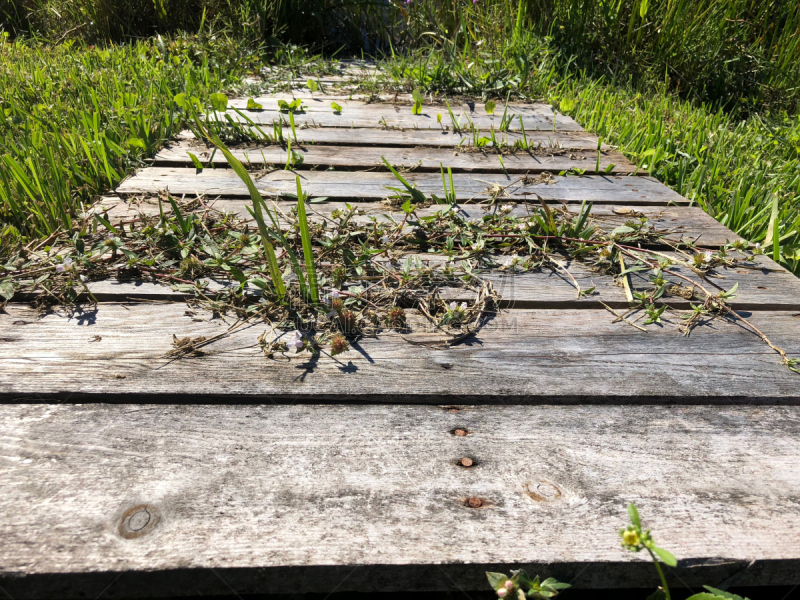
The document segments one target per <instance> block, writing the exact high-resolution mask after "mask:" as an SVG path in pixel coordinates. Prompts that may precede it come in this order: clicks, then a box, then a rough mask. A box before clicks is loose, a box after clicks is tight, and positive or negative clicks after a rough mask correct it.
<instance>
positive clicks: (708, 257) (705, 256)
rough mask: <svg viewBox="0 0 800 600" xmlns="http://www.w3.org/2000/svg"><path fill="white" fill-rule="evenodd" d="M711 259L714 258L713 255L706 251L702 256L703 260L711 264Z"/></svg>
mask: <svg viewBox="0 0 800 600" xmlns="http://www.w3.org/2000/svg"><path fill="white" fill-rule="evenodd" d="M712 258H714V255H713V254H712V253H711V252H710V251H708V250H706V252H705V254H704V255H703V260H704V261H706V262H711V259H712Z"/></svg>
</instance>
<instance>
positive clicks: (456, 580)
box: [0, 404, 800, 598]
mask: <svg viewBox="0 0 800 600" xmlns="http://www.w3.org/2000/svg"><path fill="white" fill-rule="evenodd" d="M457 428H461V429H464V430H466V431H468V432H469V434H468V435H466V436H456V435H453V434H452V433H451V432H452V431H454V430H455V429H457ZM798 436H800V414H799V413H798V408H797V407H708V406H692V407H676V406H671V407H653V406H650V407H630V406H628V407H623V406H603V407H598V406H590V407H586V406H574V407H563V406H561V407H556V406H481V407H471V408H465V407H462V408H454V407H435V406H431V407H425V406H354V405H349V406H342V405H333V406H298V405H295V406H235V405H234V406H197V405H189V406H174V405H160V406H158V405H156V406H153V405H151V406H139V405H121V406H114V405H102V404H100V405H85V406H73V405H66V406H65V405H16V406H3V407H2V408H0V444H2V449H3V452H2V456H1V457H0V473H2V480H3V494H2V495H0V510H2V514H4V515H9V518H6V519H3V520H2V521H0V531H1V532H2V535H3V544H2V548H1V549H0V568H1V569H2V571H3V572H4V573H5V574H7V577H6V578H4V579H3V580H2V585H3V588H4V590H6V592H7V593H8V594H10V595H11V596H13V597H14V598H29V597H36V594H37V593H38V594H41V595H42V596H44V595H45V594H47V593H48V592H49V593H50V596H49V597H95V596H96V595H97V594H98V593H99V592H101V591H103V592H105V590H106V589H107V590H108V592H109V593H108V594H107V595H109V596H111V597H115V596H116V595H117V594H118V593H119V592H120V590H124V591H125V592H126V595H128V596H129V595H130V594H136V595H137V596H140V597H154V596H173V595H176V596H179V595H187V594H190V595H195V594H201V593H202V594H204V595H205V594H220V595H221V594H226V595H227V594H229V593H230V590H231V589H233V590H235V592H236V593H237V595H238V594H250V593H263V592H270V593H279V592H280V593H294V594H297V593H304V592H317V593H320V592H331V591H334V590H335V591H339V592H345V591H383V592H385V591H395V590H402V591H412V590H442V591H444V590H452V591H459V590H460V591H471V590H474V589H480V590H485V589H486V587H487V586H486V582H485V575H484V571H486V570H495V571H498V570H503V571H506V572H507V571H508V570H509V569H510V568H517V567H519V566H524V567H525V568H526V569H527V570H528V572H529V573H539V574H541V575H542V576H549V575H553V576H556V577H558V578H559V579H561V580H563V581H567V582H572V583H573V584H574V586H575V587H577V588H613V587H634V586H635V587H650V588H652V587H654V586H655V585H656V581H657V577H655V575H654V573H653V567H652V564H650V562H649V561H646V560H645V559H644V557H642V556H641V555H636V554H631V553H629V552H626V551H625V550H623V549H622V548H621V546H620V543H619V537H618V535H617V530H618V528H619V527H621V526H623V525H624V524H625V523H626V522H627V517H626V514H625V505H626V503H628V502H635V503H636V504H637V505H638V507H639V510H640V511H641V514H642V519H643V522H644V524H645V526H646V527H647V528H650V529H652V530H653V535H654V536H655V538H656V540H657V541H658V543H659V545H661V546H664V547H666V548H669V549H670V550H671V551H672V552H674V553H675V555H676V556H677V557H678V558H679V561H680V562H679V566H678V568H677V569H674V570H672V569H668V570H667V577H668V579H669V581H670V585H671V586H673V587H675V588H681V587H683V586H684V585H689V586H693V587H695V590H696V589H697V588H699V586H700V585H701V584H712V585H719V584H720V583H721V582H722V581H724V580H725V579H727V578H728V577H730V576H732V575H734V574H736V573H737V572H741V573H740V578H739V579H738V580H737V582H736V583H737V585H759V584H769V585H775V584H796V583H799V582H800V576H799V575H798V574H800V510H798V505H797V501H796V493H797V489H798V486H800V446H799V445H798V444H797V443H796V440H797V438H798ZM463 457H470V458H472V459H473V466H471V467H470V468H464V467H463V466H458V464H457V463H458V461H459V460H460V459H461V458H463ZM687 465H688V466H690V467H691V468H687ZM467 498H480V499H482V500H483V501H485V506H483V507H481V508H477V509H474V508H469V507H468V506H465V500H466V499H467ZM141 505H146V506H147V507H149V508H148V513H147V514H144V513H141V514H139V515H138V516H137V517H136V518H135V520H134V526H136V527H141V529H140V530H139V533H138V536H137V537H133V536H132V534H131V533H129V532H130V531H131V526H130V525H129V524H128V523H129V520H130V516H131V514H134V515H135V514H136V513H137V512H139V511H140V510H141V509H139V508H137V507H139V506H141ZM20 507H24V510H20ZM126 511H130V512H128V514H127V519H126V518H125V515H126ZM11 515H13V518H11V517H10V516H11ZM148 517H149V520H148ZM145 523H146V525H143V524H145ZM775 523H780V531H781V536H780V537H781V541H780V543H776V541H775ZM121 524H122V528H120V526H121ZM120 531H122V532H123V533H124V534H126V535H129V536H131V537H129V538H126V537H123V535H122V534H121V533H120ZM497 540H503V543H497ZM751 561H754V562H755V564H750V563H751ZM212 570H213V572H212ZM120 573H127V574H128V575H123V577H122V579H121V580H120V582H119V583H117V576H118V574H120ZM654 578H655V581H654ZM109 586H110V587H109ZM115 586H120V587H115ZM227 586H230V587H227ZM42 596H38V597H42Z"/></svg>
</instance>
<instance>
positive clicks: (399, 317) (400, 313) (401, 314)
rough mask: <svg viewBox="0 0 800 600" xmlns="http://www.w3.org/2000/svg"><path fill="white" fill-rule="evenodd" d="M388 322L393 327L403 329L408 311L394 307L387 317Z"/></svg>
mask: <svg viewBox="0 0 800 600" xmlns="http://www.w3.org/2000/svg"><path fill="white" fill-rule="evenodd" d="M386 322H387V323H388V324H389V325H390V326H392V327H403V326H405V324H406V311H404V310H403V309H402V308H400V307H399V306H394V307H392V308H391V309H390V310H389V314H388V315H386Z"/></svg>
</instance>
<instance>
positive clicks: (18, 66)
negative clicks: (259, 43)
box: [0, 38, 252, 239]
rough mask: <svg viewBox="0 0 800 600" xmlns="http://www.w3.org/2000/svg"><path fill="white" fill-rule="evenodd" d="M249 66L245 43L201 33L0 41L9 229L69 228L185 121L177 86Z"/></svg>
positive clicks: (199, 85)
mask: <svg viewBox="0 0 800 600" xmlns="http://www.w3.org/2000/svg"><path fill="white" fill-rule="evenodd" d="M249 68H252V56H250V57H248V56H247V54H245V53H241V52H240V50H239V49H238V48H235V47H234V46H232V45H230V44H224V43H218V42H212V41H210V40H208V41H204V40H197V39H194V38H184V39H175V40H173V41H171V42H168V43H164V42H163V41H159V40H155V41H150V42H136V43H131V44H126V45H121V46H116V45H110V46H106V47H102V48H100V47H86V46H81V45H79V44H72V43H65V44H61V45H58V46H42V45H39V44H35V43H34V44H30V43H24V42H21V41H18V42H6V43H2V44H0V90H2V92H0V94H1V96H2V97H1V98H0V106H2V111H3V112H2V117H3V118H2V119H0V147H2V149H3V150H2V155H0V219H1V220H2V223H3V225H2V239H7V238H8V237H9V236H10V237H14V236H16V235H23V236H27V237H31V236H47V235H49V234H50V233H52V232H53V231H55V229H56V228H58V227H66V228H70V227H71V226H72V220H73V219H74V217H75V216H76V215H77V214H78V213H79V212H80V208H81V206H83V205H87V204H89V203H90V202H91V201H92V198H93V197H95V196H96V195H97V194H100V193H102V192H104V191H106V190H108V189H110V188H112V187H114V186H115V185H116V184H117V183H118V182H119V181H120V180H121V179H122V178H123V177H125V175H127V174H128V172H129V171H130V169H131V167H133V166H137V165H141V164H142V159H143V158H145V157H147V156H150V155H152V154H153V153H154V152H155V150H156V149H157V148H158V147H160V145H161V144H162V143H163V141H164V140H165V139H168V138H169V137H171V136H173V135H174V134H175V133H176V132H177V131H178V130H179V128H180V127H181V126H182V124H181V122H180V116H179V115H178V112H177V111H175V110H174V106H173V104H172V102H171V99H172V97H173V96H174V95H175V94H177V93H179V92H182V91H192V93H194V94H198V95H201V96H202V95H204V94H207V93H208V92H209V91H210V92H215V91H219V90H224V89H226V88H228V87H230V85H232V84H234V83H237V82H238V81H239V80H240V78H241V77H242V76H243V75H244V74H245V73H246V72H247V70H248V69H249Z"/></svg>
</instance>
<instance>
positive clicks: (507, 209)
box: [500, 204, 514, 213]
mask: <svg viewBox="0 0 800 600" xmlns="http://www.w3.org/2000/svg"><path fill="white" fill-rule="evenodd" d="M512 210H514V206H513V205H511V204H503V206H501V207H500V212H504V213H510V212H511V211H512Z"/></svg>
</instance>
